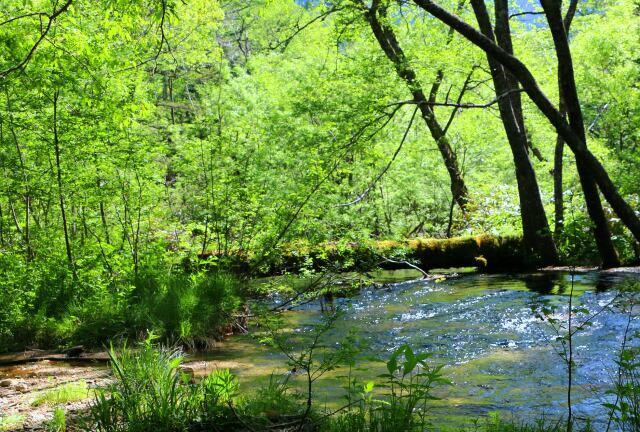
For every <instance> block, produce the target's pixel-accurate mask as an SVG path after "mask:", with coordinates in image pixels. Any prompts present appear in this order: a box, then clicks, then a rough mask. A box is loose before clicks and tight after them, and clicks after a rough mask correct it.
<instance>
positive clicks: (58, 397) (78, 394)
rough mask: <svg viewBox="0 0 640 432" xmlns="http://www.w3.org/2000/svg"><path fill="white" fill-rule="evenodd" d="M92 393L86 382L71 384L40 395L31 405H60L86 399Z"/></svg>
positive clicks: (45, 391)
mask: <svg viewBox="0 0 640 432" xmlns="http://www.w3.org/2000/svg"><path fill="white" fill-rule="evenodd" d="M91 393H92V391H91V390H89V388H88V387H87V383H86V382H84V381H76V382H70V383H66V384H62V385H60V386H57V387H55V388H52V389H49V390H44V391H42V392H41V393H39V394H38V395H37V396H36V398H35V399H34V401H33V403H32V404H31V405H33V406H36V407H37V406H40V405H60V404H65V403H69V402H77V401H81V400H83V399H86V398H87V397H89V396H90V394H91Z"/></svg>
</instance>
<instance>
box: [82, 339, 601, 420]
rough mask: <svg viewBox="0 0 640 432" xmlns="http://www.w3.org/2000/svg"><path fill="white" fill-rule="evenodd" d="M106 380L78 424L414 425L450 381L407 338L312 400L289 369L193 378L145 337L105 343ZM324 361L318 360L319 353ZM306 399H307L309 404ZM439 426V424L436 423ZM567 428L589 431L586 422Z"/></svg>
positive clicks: (172, 354) (427, 415)
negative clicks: (243, 377)
mask: <svg viewBox="0 0 640 432" xmlns="http://www.w3.org/2000/svg"><path fill="white" fill-rule="evenodd" d="M110 356H111V368H112V371H113V374H114V377H115V380H114V382H113V384H111V385H110V386H108V387H107V388H105V389H102V390H100V391H98V393H97V395H96V397H95V400H94V402H93V404H92V406H91V408H90V410H89V412H88V413H86V415H84V416H83V417H81V418H80V419H79V420H74V422H75V423H77V424H74V427H76V428H77V429H79V430H86V431H100V432H120V431H129V432H138V431H139V432H142V431H149V430H153V431H156V432H165V431H166V432H168V431H204V430H225V431H227V430H229V431H233V430H238V431H247V430H248V431H290V430H300V431H318V432H321V431H322V432H386V431H389V432H418V431H426V430H433V428H434V427H435V426H434V424H436V423H437V424H441V421H440V419H438V418H436V417H435V414H434V413H433V412H432V406H433V402H434V401H437V399H438V398H437V397H436V396H435V395H434V390H435V389H436V388H438V387H446V386H449V385H452V384H451V383H449V381H448V380H447V379H446V378H445V376H444V375H443V374H442V366H437V365H436V366H434V365H432V364H431V360H430V356H429V355H428V354H418V353H414V352H413V350H412V349H411V348H410V347H408V346H407V345H403V346H401V347H400V348H398V349H397V350H396V351H394V352H393V353H392V354H391V355H390V356H389V357H387V359H386V360H385V361H384V365H385V369H386V372H385V373H383V374H381V375H378V376H376V377H371V379H368V380H362V381H361V380H357V379H355V378H353V377H352V376H351V374H350V373H349V374H348V375H346V376H345V377H344V384H345V390H346V395H345V398H344V400H343V401H342V404H341V406H340V407H339V408H334V407H331V408H328V407H326V406H322V405H321V404H319V403H317V402H315V399H316V398H317V396H318V395H316V394H315V393H314V394H312V399H309V398H308V395H307V394H305V393H304V391H300V390H299V389H296V388H295V387H292V386H291V385H290V384H289V374H272V375H271V376H270V377H269V379H268V381H267V382H265V383H263V384H262V385H260V386H258V387H254V388H251V389H249V388H246V389H245V388H242V387H241V386H240V384H239V382H238V380H237V379H236V377H235V376H234V375H233V374H232V373H230V372H229V370H226V369H219V370H216V371H214V372H213V373H211V374H209V375H207V376H204V377H202V379H199V380H194V378H193V375H192V373H191V372H190V371H189V370H188V369H187V368H185V367H184V366H183V360H184V358H183V355H182V353H181V351H179V350H176V349H166V348H164V349H163V348H159V347H157V346H154V345H153V344H152V343H151V342H150V341H147V342H145V343H144V344H143V345H141V346H140V347H137V348H136V349H135V350H134V349H129V348H126V347H125V348H123V349H121V350H119V351H116V350H114V349H111V351H110ZM322 361H324V360H322ZM309 401H311V403H312V405H308V403H309ZM309 407H311V408H310V409H309ZM468 420H469V425H468V426H466V427H461V426H457V427H454V428H451V429H449V428H447V427H446V426H445V428H444V429H443V430H445V429H446V430H448V431H449V430H450V431H454V430H455V431H458V432H556V431H560V430H566V423H565V422H564V420H563V419H562V418H556V419H552V418H544V417H540V418H538V419H535V420H532V421H530V422H525V421H522V420H519V419H517V418H513V417H512V418H506V417H501V416H500V415H499V414H490V415H489V416H487V417H483V418H477V419H475V420H474V419H468ZM439 427H440V426H439ZM573 430H574V431H583V432H586V431H589V430H590V428H589V426H588V424H587V425H586V426H585V425H583V426H580V427H577V426H576V427H575V428H574V429H573Z"/></svg>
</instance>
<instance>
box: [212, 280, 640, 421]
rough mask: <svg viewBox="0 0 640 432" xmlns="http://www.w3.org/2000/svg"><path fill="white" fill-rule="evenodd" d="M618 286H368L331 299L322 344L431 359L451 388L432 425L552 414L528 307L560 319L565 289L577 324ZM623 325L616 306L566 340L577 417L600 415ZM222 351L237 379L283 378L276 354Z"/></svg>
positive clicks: (336, 389)
mask: <svg viewBox="0 0 640 432" xmlns="http://www.w3.org/2000/svg"><path fill="white" fill-rule="evenodd" d="M623 279H624V276H621V275H603V274H599V273H596V272H591V273H582V274H576V275H574V276H571V275H569V274H566V273H533V274H526V275H480V274H466V275H462V276H459V277H455V278H450V279H447V280H444V281H441V282H434V281H416V280H412V281H408V282H401V283H395V284H387V285H385V286H384V287H383V288H382V289H380V288H379V287H378V288H374V287H371V288H369V289H366V290H364V291H363V292H362V294H360V295H359V296H357V297H355V298H351V299H336V300H335V301H336V302H337V305H338V307H341V308H343V309H344V310H345V311H346V313H345V316H344V317H343V318H342V319H341V320H340V321H339V322H338V324H337V325H336V328H335V329H334V330H333V332H332V333H331V334H330V335H329V338H330V339H331V340H329V341H327V342H326V343H327V344H328V345H331V344H332V343H337V342H338V341H339V340H340V339H341V337H343V336H344V335H346V334H347V332H348V331H349V330H352V329H357V332H358V334H359V335H360V337H362V338H364V339H365V340H366V341H367V342H368V343H369V348H368V351H369V352H368V353H367V354H374V355H379V356H381V357H385V356H387V355H388V354H386V353H390V352H391V351H393V350H394V349H395V348H397V347H398V346H400V345H401V344H404V343H407V344H409V345H411V346H412V348H413V349H414V350H415V351H420V352H424V351H427V352H430V353H433V354H434V359H435V360H434V361H436V362H438V363H444V364H446V365H447V367H446V368H445V370H446V374H447V375H448V376H449V378H451V379H452V380H453V381H454V383H455V384H456V385H455V386H452V387H448V388H446V389H444V390H443V391H442V392H441V394H440V396H441V397H442V398H443V400H442V401H441V402H436V403H435V411H436V414H437V418H438V419H439V420H438V421H439V422H440V423H441V424H444V423H450V424H468V422H469V420H470V419H473V418H475V417H477V416H479V415H482V414H485V413H487V412H491V411H503V412H511V413H515V414H517V415H540V414H542V413H543V412H544V413H545V414H546V415H556V416H557V415H562V414H563V413H564V412H565V409H566V406H565V403H566V399H565V397H566V388H565V385H566V381H567V379H566V367H565V364H564V362H563V360H562V358H561V356H560V355H559V353H558V349H559V348H560V347H559V346H558V345H557V342H554V339H555V337H556V334H555V333H554V332H553V331H552V330H551V329H550V327H549V325H548V324H546V323H544V322H542V321H541V320H539V319H538V318H536V316H535V314H534V313H533V312H532V310H533V309H536V308H537V307H538V306H540V305H541V304H542V303H543V302H546V303H548V304H552V305H555V307H556V309H555V312H554V315H553V316H554V318H556V319H558V320H559V322H566V320H567V317H568V315H567V313H568V306H567V304H568V294H569V293H570V292H571V290H573V294H574V296H573V303H574V306H575V307H578V306H580V308H582V309H584V310H585V312H582V313H580V314H577V315H576V317H575V318H574V320H575V321H574V322H580V321H581V320H584V319H585V318H586V317H588V316H591V315H592V314H594V313H596V312H598V311H600V310H602V309H603V307H605V306H607V305H609V304H611V303H612V301H613V300H614V299H615V297H616V295H617V292H618V291H617V289H616V287H617V286H619V284H621V283H622V280H623ZM387 280H388V281H389V280H391V278H389V277H388V276H387ZM587 311H588V312H587ZM288 314H289V315H288V318H289V319H290V320H291V322H292V323H294V324H293V326H295V327H297V328H298V330H299V331H304V329H305V326H308V324H310V323H313V322H317V321H318V320H319V319H320V317H321V313H320V307H319V305H318V304H317V303H310V304H306V305H304V306H301V307H300V308H298V309H296V310H294V311H291V312H288ZM627 319H628V318H627V316H626V315H625V313H624V311H622V310H621V309H619V308H617V307H612V308H608V309H607V310H604V311H602V312H600V313H599V314H598V315H597V316H596V317H595V318H593V320H592V323H591V325H590V326H589V327H587V328H585V329H584V330H582V331H580V332H579V333H578V334H577V335H576V336H575V338H574V346H575V347H576V350H575V351H576V353H575V362H576V365H577V372H576V375H575V383H576V388H575V390H574V394H575V405H574V412H575V413H576V414H577V415H578V416H592V417H593V416H599V415H601V411H602V409H601V403H602V400H601V398H602V397H603V392H604V390H605V389H606V388H607V386H608V385H609V383H610V382H611V376H612V374H613V372H614V359H615V356H616V354H617V351H618V349H619V347H620V344H621V341H622V335H623V333H624V329H625V326H626V324H627ZM632 328H633V329H638V330H640V316H637V315H636V316H635V317H633V319H632ZM632 343H635V342H632ZM225 346H226V347H227V348H226V349H227V351H224V350H223V351H220V352H217V353H212V355H213V356H214V357H215V358H218V359H220V358H224V359H238V360H243V361H244V362H249V363H248V364H249V367H248V368H246V367H245V368H239V369H238V370H237V372H238V373H239V374H240V375H241V377H243V375H244V377H243V378H242V379H243V380H245V381H250V380H251V379H254V378H255V377H256V376H266V375H268V374H269V373H270V372H271V371H272V370H273V369H274V368H275V369H278V370H279V371H280V372H284V371H286V363H285V361H284V357H283V356H282V355H281V354H279V353H277V352H274V351H271V350H269V349H266V348H265V347H263V346H258V344H257V343H256V342H254V341H252V340H251V339H249V338H247V337H241V338H235V339H233V340H232V341H230V342H229V343H228V344H226V345H225ZM365 366H366V369H367V372H366V373H364V374H362V377H363V378H365V377H366V378H375V376H376V375H377V374H378V373H380V372H382V368H381V366H380V365H378V364H371V365H370V364H366V365H365ZM338 375H341V373H340V372H337V373H335V374H333V375H331V376H329V377H327V379H324V380H322V381H320V382H319V383H318V386H317V388H318V396H317V397H318V398H320V399H321V400H326V401H327V402H328V403H331V402H332V401H333V402H334V403H338V402H337V400H338V399H339V397H340V395H341V394H342V393H341V391H342V390H341V383H340V380H339V379H338V378H337V376H338ZM251 377H253V378H251Z"/></svg>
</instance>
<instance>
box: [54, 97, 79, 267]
mask: <svg viewBox="0 0 640 432" xmlns="http://www.w3.org/2000/svg"><path fill="white" fill-rule="evenodd" d="M59 95H60V92H59V91H58V90H56V91H55V92H54V94H53V146H54V150H55V153H56V172H57V175H56V180H57V183H58V198H59V201H60V215H61V216H62V228H63V231H64V244H65V248H66V251H67V261H68V263H69V269H70V270H71V274H72V275H73V278H74V279H77V278H78V276H77V274H76V267H75V263H74V261H73V253H72V251H71V241H70V240H69V229H68V228H67V212H66V210H65V204H64V194H63V192H62V170H61V168H60V140H59V137H58V96H59Z"/></svg>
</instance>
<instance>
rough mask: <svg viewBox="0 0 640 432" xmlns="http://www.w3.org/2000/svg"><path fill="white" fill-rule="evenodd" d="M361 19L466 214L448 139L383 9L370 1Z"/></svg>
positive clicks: (463, 189)
mask: <svg viewBox="0 0 640 432" xmlns="http://www.w3.org/2000/svg"><path fill="white" fill-rule="evenodd" d="M365 17H366V19H367V21H368V22H369V25H370V27H371V30H372V31H373V34H374V36H375V38H376V40H377V41H378V43H379V45H380V47H381V48H382V50H383V51H384V53H385V54H386V56H387V58H388V59H389V60H391V62H392V63H393V65H394V67H395V69H396V72H397V74H398V76H399V77H400V78H402V79H403V80H404V81H405V83H406V84H407V87H408V88H409V91H410V92H411V95H412V96H413V102H414V103H415V104H416V105H417V106H418V107H419V109H420V113H421V116H422V118H423V120H424V122H425V124H426V125H427V127H428V128H429V131H430V132H431V136H432V137H433V139H434V140H435V142H436V145H437V146H438V150H439V151H440V154H441V155H442V159H443V160H444V164H445V167H446V168H447V172H448V174H449V178H450V179H451V194H452V196H453V199H454V200H455V202H456V204H458V206H459V207H460V209H461V210H462V211H463V212H466V205H467V203H468V201H469V192H468V189H467V186H466V184H465V182H464V178H463V175H462V171H461V170H460V168H459V166H458V159H457V156H456V153H455V152H454V151H453V148H452V147H451V143H450V142H449V139H448V138H447V136H446V134H445V132H444V130H443V128H442V126H441V125H440V123H439V122H438V119H437V118H436V115H435V112H434V111H433V108H432V107H431V105H430V104H429V99H428V98H427V97H426V95H425V93H424V91H423V89H422V85H421V83H420V81H419V80H418V78H417V76H416V73H415V71H414V70H413V69H411V67H410V66H409V63H408V61H407V58H406V56H405V54H404V51H403V50H402V47H401V46H400V43H399V42H398V39H397V37H396V35H395V33H394V32H393V29H392V28H391V27H390V26H388V25H387V24H386V23H385V22H384V21H385V20H386V19H387V15H386V7H385V6H384V5H380V1H379V0H374V1H373V4H372V6H371V8H370V9H367V10H366V12H365Z"/></svg>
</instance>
